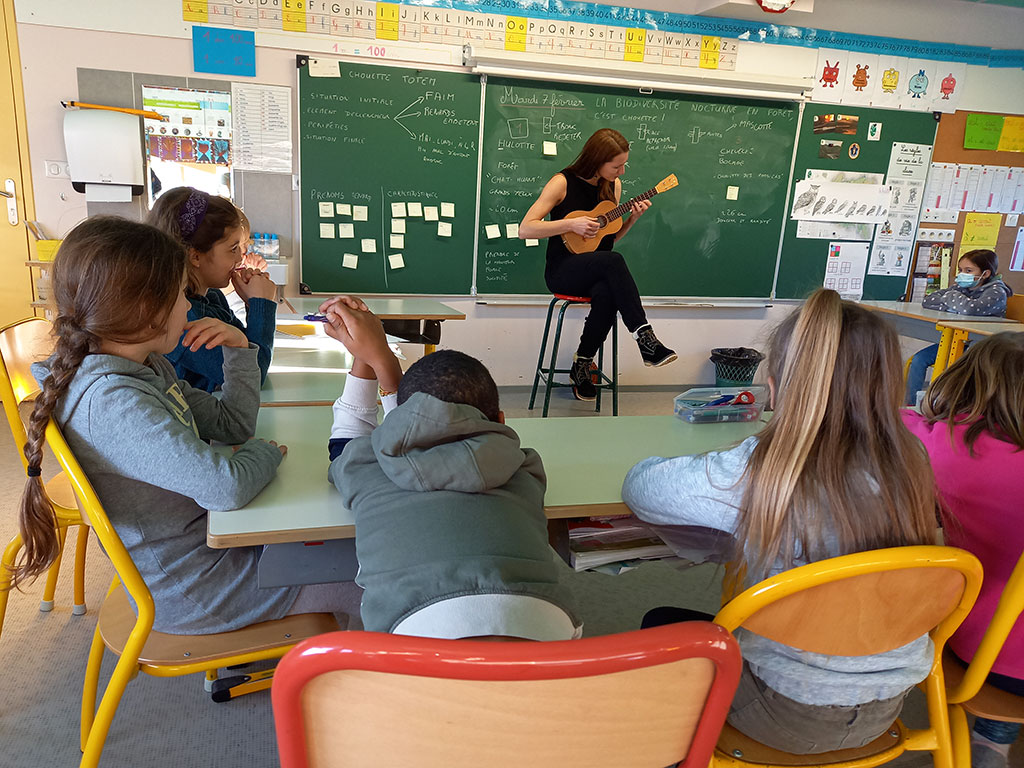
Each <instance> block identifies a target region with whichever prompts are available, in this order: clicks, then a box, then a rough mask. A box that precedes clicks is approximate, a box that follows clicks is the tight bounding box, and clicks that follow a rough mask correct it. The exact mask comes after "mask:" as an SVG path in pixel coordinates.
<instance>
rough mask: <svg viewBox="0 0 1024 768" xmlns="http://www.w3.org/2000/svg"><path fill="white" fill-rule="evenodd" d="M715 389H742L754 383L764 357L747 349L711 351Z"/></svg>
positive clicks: (717, 349) (729, 348)
mask: <svg viewBox="0 0 1024 768" xmlns="http://www.w3.org/2000/svg"><path fill="white" fill-rule="evenodd" d="M710 360H711V362H712V363H714V364H715V386H716V387H742V386H745V385H747V384H752V383H753V382H754V374H755V373H757V366H758V365H760V364H761V361H762V360H764V355H762V354H761V353H760V352H758V351H757V350H756V349H750V348H748V347H716V348H715V349H712V350H711V358H710Z"/></svg>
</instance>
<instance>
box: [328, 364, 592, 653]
mask: <svg viewBox="0 0 1024 768" xmlns="http://www.w3.org/2000/svg"><path fill="white" fill-rule="evenodd" d="M359 383H361V382H360V381H359V380H355V379H353V378H349V379H348V380H347V381H346V384H345V393H346V395H349V389H350V385H351V384H359ZM374 388H375V386H374ZM353 389H356V387H353ZM352 405H355V403H352ZM330 478H331V481H332V482H333V483H334V485H335V486H336V487H337V488H338V490H339V491H340V492H341V500H342V502H343V503H344V504H345V506H346V507H348V508H349V509H351V510H352V512H353V513H354V515H355V520H356V553H357V555H358V557H359V575H358V576H357V578H356V582H357V583H358V584H360V585H361V586H362V587H363V588H364V589H365V592H364V593H363V600H362V606H361V611H360V613H361V615H362V619H363V624H364V626H365V627H366V629H367V630H370V631H376V632H396V633H398V634H409V635H422V636H431V637H467V636H476V635H511V636H516V637H526V638H530V639H535V640H551V639H568V638H569V637H572V636H573V635H574V634H575V628H576V627H578V625H579V622H578V621H576V620H575V619H574V618H573V616H572V613H571V608H570V607H569V606H570V605H571V596H570V594H569V591H568V589H567V588H566V587H564V586H563V585H560V584H559V582H558V568H557V566H556V564H555V560H554V552H553V551H552V550H551V547H550V546H549V545H548V535H547V520H546V518H545V516H544V490H545V487H546V484H547V482H546V478H545V476H544V468H543V466H542V464H541V460H540V456H539V455H538V454H537V452H536V451H533V450H531V449H529V448H525V449H524V448H521V447H520V445H519V437H518V436H517V435H516V433H515V432H514V431H513V430H512V429H511V428H510V427H506V426H504V425H503V424H497V423H495V422H492V421H490V420H488V419H487V418H486V417H485V416H484V415H483V414H482V413H481V412H480V411H479V410H477V409H476V408H473V407H472V406H469V405H459V404H452V403H446V402H443V401H441V400H438V399H436V398H434V397H431V396H430V395H427V394H424V393H417V394H415V395H413V396H412V397H410V398H409V399H408V400H407V401H406V402H405V403H403V404H402V405H400V406H398V407H397V408H396V409H395V410H393V411H391V412H390V413H389V414H388V416H387V418H386V419H385V420H384V422H383V424H381V425H380V426H379V427H377V428H376V429H374V430H373V431H372V433H371V434H370V435H368V436H366V437H357V438H355V439H353V440H351V441H350V442H349V443H348V444H347V445H345V447H344V450H343V452H342V453H341V455H340V456H338V458H336V459H335V460H334V461H333V462H332V463H331V468H330Z"/></svg>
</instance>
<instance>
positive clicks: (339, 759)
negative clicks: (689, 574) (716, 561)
mask: <svg viewBox="0 0 1024 768" xmlns="http://www.w3.org/2000/svg"><path fill="white" fill-rule="evenodd" d="M740 664H741V660H740V654H739V647H738V644H737V643H736V642H735V640H734V639H733V637H732V636H731V635H730V634H729V633H728V632H726V631H725V630H723V629H722V628H721V627H719V626H716V625H714V624H711V623H709V622H689V623H686V624H673V625H667V626H664V627H656V628H653V629H645V630H638V631H635V632H627V633H624V634H620V635H608V636H604V637H595V638H588V639H585V640H567V641H560V642H544V643H533V642H526V641H524V642H511V643H491V642H485V641H480V640H434V639H428V638H419V637H407V636H402V635H385V634H379V633H372V632H334V633H330V634H327V635H322V636H320V637H316V638H312V639H310V640H307V641H305V642H303V643H300V644H299V645H297V646H296V647H295V648H293V649H292V650H291V651H290V652H289V653H288V655H287V656H285V657H284V659H282V661H281V663H280V664H279V665H278V667H277V670H276V672H275V673H274V684H273V688H272V691H271V693H272V698H273V706H274V721H275V727H276V729H277V740H278V750H279V752H280V757H281V766H282V768H299V767H300V766H301V767H302V768H307V767H308V768H326V767H327V766H342V765H344V766H346V767H347V768H349V767H351V768H360V767H364V766H365V767H369V766H379V765H416V766H418V767H419V768H441V767H442V766H443V767H444V768H463V767H465V768H469V766H474V767H475V766H480V765H492V766H507V765H517V766H518V765H527V766H531V768H545V767H546V766H559V767H560V766H564V765H586V766H589V767H590V768H604V767H607V768H612V767H613V766H614V767H615V768H619V767H621V766H623V765H650V766H664V765H674V764H676V763H677V762H678V763H679V764H680V765H682V766H686V767H687V768H696V767H699V768H706V766H707V765H708V763H709V760H710V758H711V754H712V750H713V749H714V745H715V742H716V740H717V738H718V734H719V732H720V731H721V728H722V725H723V723H724V721H725V716H726V714H727V712H728V708H729V704H730V702H731V701H732V697H733V694H734V693H735V690H736V686H737V683H738V681H739V671H740Z"/></svg>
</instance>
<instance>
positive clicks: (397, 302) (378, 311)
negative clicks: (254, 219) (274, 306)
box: [278, 295, 466, 355]
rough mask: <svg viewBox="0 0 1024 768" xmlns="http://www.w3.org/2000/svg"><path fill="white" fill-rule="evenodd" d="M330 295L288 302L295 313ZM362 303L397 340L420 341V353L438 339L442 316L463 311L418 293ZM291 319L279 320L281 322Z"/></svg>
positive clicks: (317, 306)
mask: <svg viewBox="0 0 1024 768" xmlns="http://www.w3.org/2000/svg"><path fill="white" fill-rule="evenodd" d="M329 298H331V296H330V295H324V296H299V297H296V298H289V299H288V301H289V303H290V304H291V305H292V306H293V307H294V308H295V311H296V313H297V314H299V315H306V314H313V313H315V312H317V311H319V309H320V305H321V304H323V302H324V301H326V300H327V299H329ZM360 298H362V299H363V301H364V302H365V303H366V306H367V307H368V308H369V310H370V311H371V312H373V314H375V315H377V317H379V318H380V319H381V320H382V321H383V322H384V330H385V331H386V332H387V333H388V334H390V335H392V336H396V337H398V338H399V339H400V340H401V341H406V342H409V343H413V344H423V346H424V353H425V354H428V355H429V354H430V353H431V352H433V351H434V349H435V346H436V345H437V343H438V342H439V341H440V340H441V323H442V322H444V321H445V320H465V319H466V314H465V313H464V312H459V311H458V310H457V309H452V308H451V307H449V306H448V305H447V304H442V303H441V302H440V301H436V300H435V299H426V298H421V297H412V298H386V299H380V298H369V299H368V298H363V297H360ZM290 322H294V320H288V319H287V316H285V319H282V320H281V321H279V323H278V326H279V327H281V326H284V325H286V324H287V323H290Z"/></svg>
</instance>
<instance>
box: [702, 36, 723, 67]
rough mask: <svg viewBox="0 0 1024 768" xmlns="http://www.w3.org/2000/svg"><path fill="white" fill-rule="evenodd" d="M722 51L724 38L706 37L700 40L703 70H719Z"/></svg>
mask: <svg viewBox="0 0 1024 768" xmlns="http://www.w3.org/2000/svg"><path fill="white" fill-rule="evenodd" d="M721 50H722V38H720V37H713V36H711V35H704V36H703V37H701V39H700V67H701V69H718V54H719V51H721Z"/></svg>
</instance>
